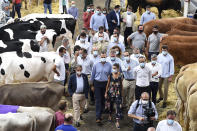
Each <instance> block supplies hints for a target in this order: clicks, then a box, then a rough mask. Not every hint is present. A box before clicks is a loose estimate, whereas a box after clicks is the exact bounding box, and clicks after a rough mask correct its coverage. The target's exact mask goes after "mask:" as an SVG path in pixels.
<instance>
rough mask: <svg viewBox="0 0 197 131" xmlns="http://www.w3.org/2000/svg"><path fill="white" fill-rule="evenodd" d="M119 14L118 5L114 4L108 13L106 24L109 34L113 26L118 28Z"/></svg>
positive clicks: (111, 32)
mask: <svg viewBox="0 0 197 131" xmlns="http://www.w3.org/2000/svg"><path fill="white" fill-rule="evenodd" d="M120 22H121V16H120V5H116V6H115V7H114V10H112V11H111V12H110V13H109V15H108V26H109V33H110V36H111V35H112V34H113V31H114V28H116V27H119V28H120Z"/></svg>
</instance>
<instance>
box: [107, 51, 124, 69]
mask: <svg viewBox="0 0 197 131" xmlns="http://www.w3.org/2000/svg"><path fill="white" fill-rule="evenodd" d="M106 60H107V61H108V62H109V63H110V64H111V66H113V65H114V64H115V63H117V64H119V65H121V64H122V60H121V59H120V58H118V57H116V50H115V49H111V51H110V56H109V57H107V59H106ZM120 69H121V67H120Z"/></svg>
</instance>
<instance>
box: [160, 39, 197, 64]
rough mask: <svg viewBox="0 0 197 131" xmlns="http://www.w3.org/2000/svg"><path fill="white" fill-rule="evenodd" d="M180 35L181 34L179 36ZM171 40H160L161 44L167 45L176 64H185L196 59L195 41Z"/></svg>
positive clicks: (196, 48)
mask: <svg viewBox="0 0 197 131" xmlns="http://www.w3.org/2000/svg"><path fill="white" fill-rule="evenodd" d="M180 37H181V36H180ZM180 39H181V38H180ZM176 40H177V41H172V40H171V39H169V40H167V39H166V40H165V41H162V42H161V44H160V47H161V46H162V45H168V48H169V49H168V50H169V52H170V54H171V55H172V56H173V57H174V61H175V64H176V65H185V64H190V63H194V62H196V61H197V53H196V51H197V43H196V42H180V41H181V40H179V41H178V39H176Z"/></svg>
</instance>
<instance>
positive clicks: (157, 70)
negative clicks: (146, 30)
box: [147, 54, 162, 104]
mask: <svg viewBox="0 0 197 131" xmlns="http://www.w3.org/2000/svg"><path fill="white" fill-rule="evenodd" d="M147 66H148V67H149V68H150V70H151V74H152V77H151V81H150V88H151V96H152V102H153V103H154V104H156V96H157V91H158V87H159V78H160V76H161V74H162V68H161V64H159V63H158V62H157V55H156V54H152V56H151V62H149V63H148V64H147Z"/></svg>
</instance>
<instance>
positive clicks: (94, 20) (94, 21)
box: [90, 6, 108, 35]
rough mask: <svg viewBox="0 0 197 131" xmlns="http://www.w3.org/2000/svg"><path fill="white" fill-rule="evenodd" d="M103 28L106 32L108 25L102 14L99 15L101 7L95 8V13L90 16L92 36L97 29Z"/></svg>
mask: <svg viewBox="0 0 197 131" xmlns="http://www.w3.org/2000/svg"><path fill="white" fill-rule="evenodd" d="M100 26H103V27H105V29H106V32H108V23H107V18H106V16H105V15H104V14H102V13H101V7H99V6H98V7H97V8H96V13H95V14H94V15H92V17H91V19H90V28H91V32H92V35H94V34H95V32H97V31H99V27H100Z"/></svg>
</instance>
